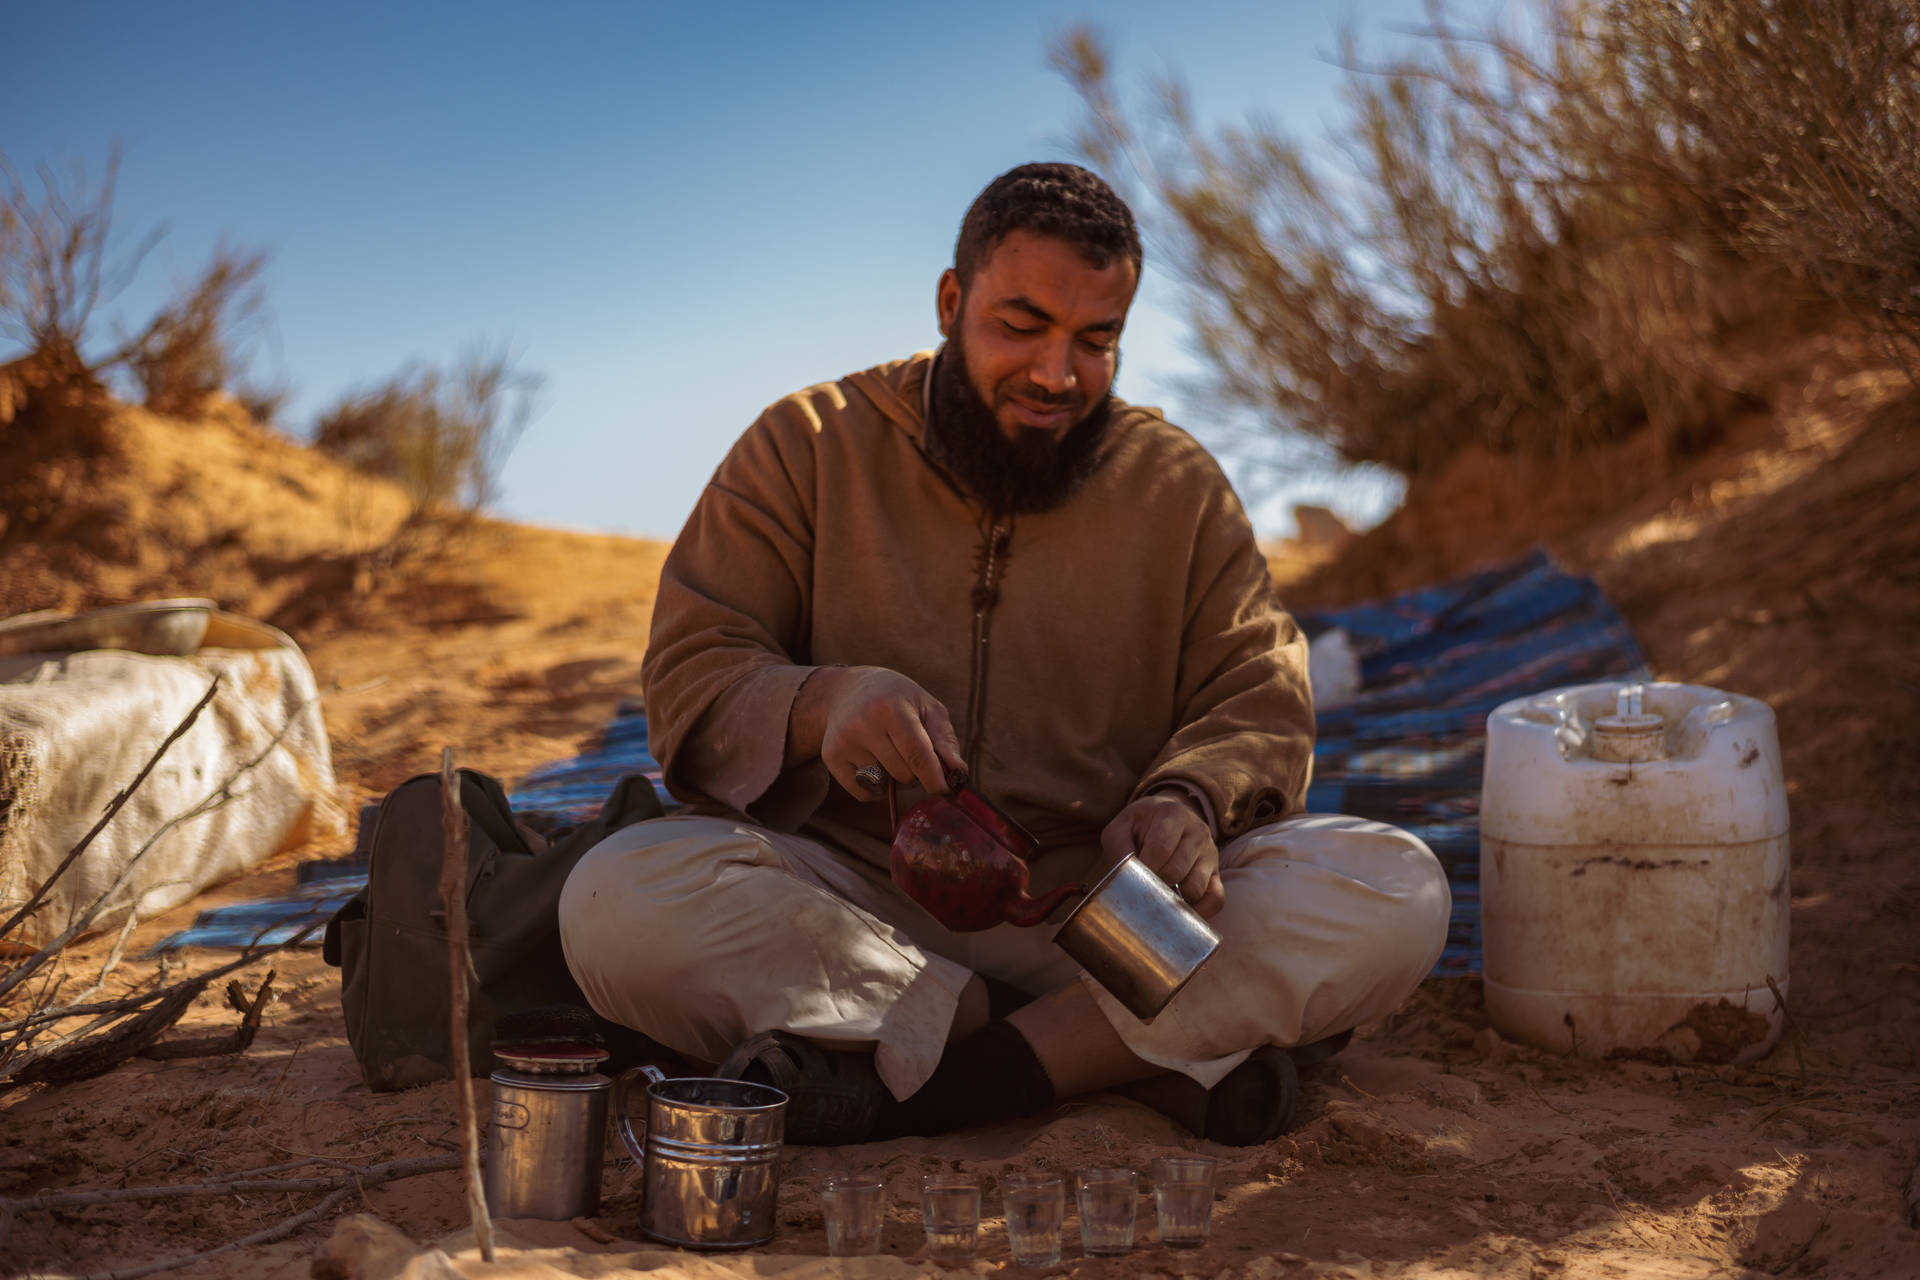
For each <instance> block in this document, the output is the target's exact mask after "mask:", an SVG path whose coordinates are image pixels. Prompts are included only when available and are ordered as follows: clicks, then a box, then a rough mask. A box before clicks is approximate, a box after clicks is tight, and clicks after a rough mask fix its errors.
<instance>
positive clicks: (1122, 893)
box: [1053, 854, 1220, 1022]
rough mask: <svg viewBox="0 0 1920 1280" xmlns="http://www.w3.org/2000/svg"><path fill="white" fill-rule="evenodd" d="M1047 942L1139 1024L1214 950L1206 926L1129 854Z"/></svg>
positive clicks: (1216, 942)
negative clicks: (1105, 990)
mask: <svg viewBox="0 0 1920 1280" xmlns="http://www.w3.org/2000/svg"><path fill="white" fill-rule="evenodd" d="M1053 940H1054V941H1055V942H1056V943H1058V944H1059V945H1060V946H1061V948H1062V949H1064V950H1065V951H1066V953H1067V954H1068V955H1070V956H1072V957H1073V958H1074V959H1075V960H1077V961H1079V963H1080V967H1081V968H1083V969H1085V970H1086V971H1087V972H1088V973H1090V974H1092V975H1093V979H1094V981H1096V982H1098V983H1099V984H1100V985H1101V986H1103V987H1105V988H1106V989H1107V991H1108V992H1109V993H1111V994H1112V996H1113V998H1114V999H1116V1000H1118V1001H1119V1002H1120V1003H1121V1004H1123V1005H1125V1006H1126V1007H1127V1010H1128V1012H1130V1013H1132V1014H1133V1016H1134V1017H1136V1018H1138V1019H1140V1021H1142V1022H1152V1021H1153V1019H1154V1017H1155V1016H1156V1015H1157V1014H1158V1013H1159V1012H1160V1011H1161V1010H1162V1009H1164V1008H1166V1007H1167V1003H1168V1001H1170V1000H1172V999H1173V997H1174V996H1175V994H1177V993H1178V992H1179V990H1180V988H1182V987H1184V986H1186V985H1187V983H1188V982H1190V981H1192V980H1193V975H1194V974H1196V973H1198V972H1200V966H1201V965H1203V964H1205V963H1206V962H1207V960H1208V959H1209V958H1210V957H1211V956H1212V955H1213V953H1214V952H1215V951H1217V950H1219V948H1220V935H1219V934H1217V933H1215V932H1214V931H1213V926H1212V925H1210V924H1208V923H1207V922H1206V921H1205V920H1203V919H1201V918H1200V913H1199V912H1198V911H1195V910H1194V909H1193V908H1192V907H1190V906H1188V905H1187V904H1186V901H1185V900H1184V899H1182V898H1181V897H1180V895H1179V894H1177V893H1175V892H1174V891H1173V889H1172V887H1171V886H1169V885H1168V884H1167V883H1166V881H1164V880H1162V879H1161V878H1160V877H1159V876H1157V875H1155V874H1154V873H1153V872H1151V871H1149V870H1148V869H1147V867H1146V864H1144V863H1143V862H1141V861H1140V859H1139V858H1137V857H1135V856H1133V855H1132V854H1128V855H1127V856H1126V857H1125V858H1123V859H1121V860H1120V862H1119V863H1117V864H1116V865H1115V866H1114V867H1113V869H1112V870H1110V871H1108V872H1107V874H1106V875H1105V876H1103V877H1101V879H1100V882H1099V883H1098V884H1096V885H1094V886H1093V889H1092V890H1091V891H1090V892H1089V893H1088V894H1087V896H1086V897H1084V898H1082V899H1081V900H1080V905H1079V906H1077V907H1075V908H1074V909H1073V913H1072V914H1071V915H1069V916H1068V917H1067V918H1066V920H1065V921H1064V922H1063V923H1062V924H1061V925H1060V931H1059V932H1058V933H1056V934H1054V935H1053Z"/></svg>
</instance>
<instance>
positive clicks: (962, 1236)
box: [920, 1173, 980, 1262]
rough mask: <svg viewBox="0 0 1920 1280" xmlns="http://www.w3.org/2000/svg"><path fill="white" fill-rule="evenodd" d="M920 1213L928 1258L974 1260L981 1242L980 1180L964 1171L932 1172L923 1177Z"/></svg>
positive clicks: (952, 1260) (935, 1260)
mask: <svg viewBox="0 0 1920 1280" xmlns="http://www.w3.org/2000/svg"><path fill="white" fill-rule="evenodd" d="M920 1214H921V1219H922V1221H923V1222H924V1223H925V1224H926V1228H927V1257H928V1258H929V1259H931V1260H932V1261H934V1262H972V1261H973V1251H974V1249H975V1248H977V1247H978V1246H979V1243H980V1183H979V1180H978V1179H976V1178H974V1177H972V1176H970V1175H968V1174H964V1173H930V1174H928V1175H927V1176H926V1177H924V1178H922V1179H921V1180H920Z"/></svg>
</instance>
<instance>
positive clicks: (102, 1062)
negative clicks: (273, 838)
mask: <svg viewBox="0 0 1920 1280" xmlns="http://www.w3.org/2000/svg"><path fill="white" fill-rule="evenodd" d="M325 924H326V921H325V920H315V921H312V922H311V923H309V924H308V925H307V927H306V928H304V929H302V930H301V931H300V932H298V933H296V934H294V935H293V936H292V937H290V938H288V939H287V940H286V941H285V942H278V943H275V944H274V945H273V946H270V947H267V948H265V949H264V950H261V951H250V952H248V953H246V954H244V955H242V956H241V957H240V958H239V959H237V960H233V961H229V962H228V963H226V964H223V965H220V966H219V967H217V968H214V969H209V970H207V971H206V972H205V973H201V974H196V975H195V976H194V977H191V978H188V979H186V980H185V981H183V982H180V983H177V984H175V985H174V986H171V987H163V988H161V989H160V990H157V991H150V992H148V993H147V994H146V995H144V996H138V997H129V998H128V999H127V1000H126V1001H110V1002H108V1003H109V1005H110V1006H116V1007H123V1008H136V1009H137V1008H142V1007H144V1006H149V1005H153V1006H155V1007H156V1008H158V1007H161V1006H165V1007H167V1008H169V1009H170V1010H172V1016H171V1018H170V1019H167V1020H164V1021H160V1020H156V1022H155V1023H141V1022H140V1019H141V1018H146V1017H148V1016H149V1015H152V1014H153V1013H154V1010H153V1009H148V1010H147V1012H146V1013H143V1014H141V1015H139V1017H137V1018H134V1019H131V1020H129V1022H128V1023H126V1024H124V1025H122V1026H121V1027H118V1028H115V1029H114V1030H113V1031H110V1032H108V1033H107V1034H106V1035H104V1036H101V1037H98V1038H96V1039H94V1040H89V1041H86V1042H84V1043H83V1044H81V1045H78V1046H75V1052H74V1054H73V1055H71V1056H70V1057H69V1058H67V1059H66V1060H65V1062H63V1063H62V1064H56V1065H55V1066H54V1067H52V1068H48V1069H50V1070H65V1069H67V1066H66V1063H71V1062H74V1061H76V1060H78V1061H79V1062H81V1063H82V1064H83V1065H85V1066H86V1067H87V1068H88V1070H87V1072H86V1074H85V1075H76V1076H62V1077H60V1078H62V1079H75V1080H80V1079H86V1078H88V1076H94V1075H100V1074H103V1073H104V1072H107V1071H110V1070H112V1069H113V1068H114V1067H116V1066H118V1065H119V1064H120V1063H122V1062H124V1061H126V1060H127V1059H128V1058H129V1057H132V1056H133V1054H134V1053H135V1052H137V1051H138V1050H139V1049H140V1048H142V1047H144V1046H145V1045H147V1044H151V1043H153V1040H155V1039H157V1038H158V1037H159V1036H160V1035H161V1034H162V1033H164V1032H165V1031H166V1029H167V1028H168V1027H170V1026H172V1025H173V1023H174V1022H177V1021H179V1019H180V1016H181V1014H183V1013H185V1012H186V1007H187V1004H190V1003H191V1002H192V1001H193V999H194V998H195V997H197V996H198V995H199V994H200V993H201V992H202V991H204V990H206V989H207V986H208V985H209V984H210V983H212V982H213V981H214V979H216V978H220V977H224V976H225V975H227V974H229V973H232V972H233V971H234V970H235V969H240V968H244V967H245V966H247V965H250V964H253V963H255V962H256V961H259V960H263V959H265V958H266V957H268V956H270V955H272V954H273V953H274V952H276V951H281V950H284V949H285V948H287V947H291V946H297V945H298V944H299V943H301V942H303V941H304V940H305V939H306V938H307V937H308V936H309V935H310V934H312V933H313V931H314V930H315V929H318V928H320V927H322V926H323V925H325ZM183 992H184V993H185V996H184V999H183V1000H181V1002H180V1003H179V1004H178V1007H177V1008H176V1007H175V1006H174V1004H173V1002H174V1001H175V1000H176V999H178V998H180V997H181V993H183ZM156 1002H158V1004H156ZM112 1021H113V1018H112V1016H111V1014H109V1015H107V1016H103V1017H101V1018H99V1019H98V1020H96V1021H95V1022H93V1023H92V1024H90V1025H89V1026H87V1027H85V1028H82V1029H81V1030H80V1031H78V1032H75V1033H74V1034H73V1035H69V1036H66V1037H63V1038H62V1039H61V1040H60V1041H58V1042H56V1044H55V1045H53V1046H51V1047H49V1048H48V1049H47V1050H44V1051H42V1052H40V1053H36V1054H31V1055H27V1056H26V1057H25V1058H24V1059H23V1060H22V1061H21V1062H20V1063H19V1064H17V1065H9V1066H8V1068H7V1069H6V1071H5V1072H0V1091H4V1090H6V1089H7V1088H9V1087H11V1086H12V1085H15V1084H24V1083H27V1082H28V1081H29V1080H32V1079H39V1078H40V1075H39V1073H38V1069H39V1064H41V1063H43V1062H45V1061H47V1060H48V1059H49V1058H52V1057H53V1056H54V1055H55V1054H57V1053H59V1052H60V1050H61V1049H62V1048H63V1047H65V1046H66V1045H68V1044H70V1043H71V1042H72V1041H74V1040H75V1039H78V1038H79V1037H80V1036H83V1035H86V1034H87V1033H88V1032H90V1031H92V1030H94V1029H95V1028H97V1027H100V1026H103V1025H105V1024H107V1023H110V1022H112ZM134 1023H140V1025H141V1028H142V1030H141V1032H139V1033H137V1034H135V1033H129V1032H128V1030H127V1028H128V1027H130V1026H132V1025H133V1024H134ZM148 1031H151V1035H146V1033H147V1032H148ZM141 1036H145V1038H144V1039H142V1038H140V1037H141ZM109 1046H110V1047H111V1048H112V1049H113V1050H114V1051H115V1052H117V1053H118V1056H117V1057H113V1058H112V1059H111V1060H107V1059H105V1058H95V1057H92V1056H87V1055H90V1054H91V1053H92V1051H93V1050H94V1049H95V1048H96V1047H109ZM129 1046H131V1047H129ZM95 1068H97V1069H95Z"/></svg>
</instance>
